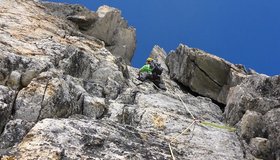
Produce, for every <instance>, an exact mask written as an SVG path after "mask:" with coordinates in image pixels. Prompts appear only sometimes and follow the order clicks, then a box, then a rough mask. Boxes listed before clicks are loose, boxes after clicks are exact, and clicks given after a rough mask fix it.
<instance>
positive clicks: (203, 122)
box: [168, 91, 236, 160]
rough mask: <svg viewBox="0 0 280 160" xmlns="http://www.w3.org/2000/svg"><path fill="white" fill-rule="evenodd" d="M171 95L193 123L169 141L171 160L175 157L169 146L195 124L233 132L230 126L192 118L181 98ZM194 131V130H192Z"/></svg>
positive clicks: (233, 129)
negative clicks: (178, 101) (176, 98)
mask: <svg viewBox="0 0 280 160" xmlns="http://www.w3.org/2000/svg"><path fill="white" fill-rule="evenodd" d="M173 93H174V94H175V95H177V96H178V97H179V99H180V101H181V102H182V104H183V106H184V107H185V109H186V110H187V112H188V113H189V114H190V115H191V117H192V119H193V121H192V123H191V124H190V125H189V126H188V127H187V128H186V129H184V130H183V131H182V132H181V133H180V134H178V135H177V136H175V137H174V138H172V139H171V141H170V142H169V144H168V146H169V150H170V154H171V157H172V159H173V160H175V156H174V154H173V150H172V146H171V144H172V143H173V142H174V141H175V140H177V138H178V137H179V136H181V135H183V134H184V133H185V132H186V131H188V130H189V129H190V128H191V126H195V125H196V124H200V125H203V126H209V127H214V128H219V129H226V130H228V131H230V132H234V131H235V130H236V129H235V128H233V127H230V126H224V125H219V124H216V123H212V122H207V121H201V120H198V119H196V118H195V117H194V115H193V114H192V113H191V111H190V110H189V108H188V107H187V105H186V104H185V102H184V101H183V99H182V98H181V96H180V95H179V94H176V92H175V91H173ZM192 131H194V129H193V130H192Z"/></svg>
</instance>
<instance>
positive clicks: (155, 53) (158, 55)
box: [149, 45, 168, 71]
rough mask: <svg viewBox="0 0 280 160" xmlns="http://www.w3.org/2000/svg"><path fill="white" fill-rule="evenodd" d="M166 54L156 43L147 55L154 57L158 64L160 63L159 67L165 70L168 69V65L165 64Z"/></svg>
mask: <svg viewBox="0 0 280 160" xmlns="http://www.w3.org/2000/svg"><path fill="white" fill-rule="evenodd" d="M166 56H167V53H166V52H165V50H164V49H163V48H160V47H159V46H158V45H155V46H154V48H153V49H152V51H151V53H150V56H149V57H151V58H153V59H155V60H156V61H157V62H158V63H159V64H161V67H162V68H163V69H164V70H165V71H168V67H167V66H166V64H165V59H166Z"/></svg>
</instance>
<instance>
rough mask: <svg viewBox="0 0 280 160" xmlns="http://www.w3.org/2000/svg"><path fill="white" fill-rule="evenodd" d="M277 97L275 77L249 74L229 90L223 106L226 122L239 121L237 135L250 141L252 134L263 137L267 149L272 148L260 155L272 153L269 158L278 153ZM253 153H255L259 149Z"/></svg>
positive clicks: (279, 84)
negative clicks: (239, 134)
mask: <svg viewBox="0 0 280 160" xmlns="http://www.w3.org/2000/svg"><path fill="white" fill-rule="evenodd" d="M279 97H280V77H279V76H274V77H268V76H263V75H252V76H250V77H248V78H247V79H246V80H244V81H243V82H242V83H241V84H239V85H237V86H236V87H234V88H232V89H231V91H230V93H229V96H228V102H227V105H226V108H225V117H226V120H227V122H228V123H229V124H232V125H235V124H237V125H238V124H239V123H241V126H240V127H241V134H242V135H245V136H246V137H247V140H248V141H254V138H255V137H263V138H267V139H268V140H267V141H268V142H269V143H268V144H269V145H270V146H269V147H268V148H270V147H271V148H272V150H268V149H265V151H266V153H264V155H266V156H267V155H272V156H271V157H269V158H272V157H273V156H274V158H275V157H276V159H277V158H278V159H279V155H280V154H279V148H280V146H279V143H280V142H279V138H280V137H279V134H278V133H279V131H280V130H279V126H280V125H279V124H280V118H279V111H280V109H279V108H280V99H279ZM244 113H245V114H244ZM243 133H244V134H243ZM263 152H264V151H261V153H263ZM256 153H258V155H259V153H260V152H256Z"/></svg>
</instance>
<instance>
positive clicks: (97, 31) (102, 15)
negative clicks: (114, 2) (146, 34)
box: [85, 6, 136, 64]
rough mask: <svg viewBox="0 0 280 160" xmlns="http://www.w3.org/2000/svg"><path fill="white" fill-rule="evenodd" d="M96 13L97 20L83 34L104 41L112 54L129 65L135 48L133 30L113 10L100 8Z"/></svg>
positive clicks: (119, 14)
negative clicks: (121, 58)
mask: <svg viewBox="0 0 280 160" xmlns="http://www.w3.org/2000/svg"><path fill="white" fill-rule="evenodd" d="M96 13H98V17H99V18H98V20H97V21H96V22H95V23H94V25H93V27H92V28H90V29H89V30H88V31H86V32H85V33H86V34H88V35H92V36H94V37H96V38H98V39H101V40H102V41H104V42H105V43H106V48H108V49H109V50H110V51H111V52H112V54H114V55H115V56H120V57H123V58H124V59H125V61H126V63H127V64H130V61H131V59H132V57H133V53H134V50H135V47H136V31H135V29H134V28H132V27H128V25H127V22H126V21H125V20H124V19H123V18H122V17H121V12H120V11H119V10H117V9H115V8H112V7H109V6H101V7H100V8H98V10H97V11H96Z"/></svg>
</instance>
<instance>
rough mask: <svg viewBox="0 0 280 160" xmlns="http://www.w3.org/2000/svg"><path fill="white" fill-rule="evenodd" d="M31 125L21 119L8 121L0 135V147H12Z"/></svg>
mask: <svg viewBox="0 0 280 160" xmlns="http://www.w3.org/2000/svg"><path fill="white" fill-rule="evenodd" d="M33 125H34V124H33V123H29V122H27V121H24V120H21V119H15V120H11V121H9V122H8V123H7V124H6V126H5V129H4V131H3V133H2V135H1V136H0V149H2V148H9V147H12V146H14V145H15V144H16V143H18V142H20V141H21V140H22V138H23V137H24V136H25V135H26V134H27V132H28V131H29V130H30V129H31V128H32V127H33Z"/></svg>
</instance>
